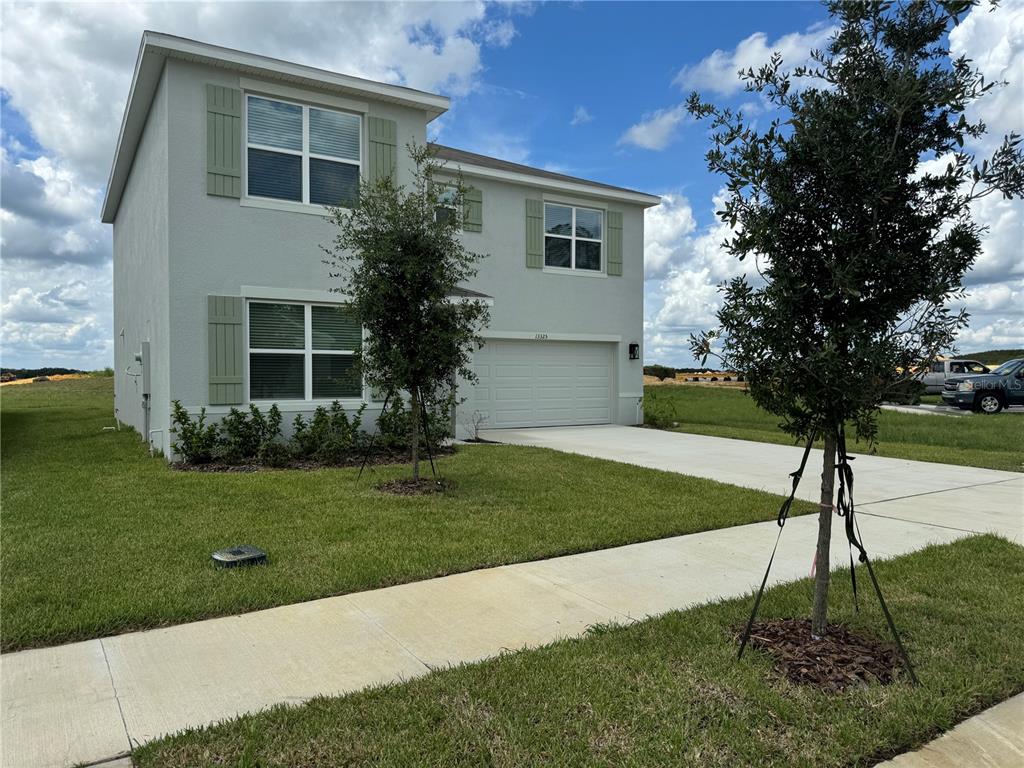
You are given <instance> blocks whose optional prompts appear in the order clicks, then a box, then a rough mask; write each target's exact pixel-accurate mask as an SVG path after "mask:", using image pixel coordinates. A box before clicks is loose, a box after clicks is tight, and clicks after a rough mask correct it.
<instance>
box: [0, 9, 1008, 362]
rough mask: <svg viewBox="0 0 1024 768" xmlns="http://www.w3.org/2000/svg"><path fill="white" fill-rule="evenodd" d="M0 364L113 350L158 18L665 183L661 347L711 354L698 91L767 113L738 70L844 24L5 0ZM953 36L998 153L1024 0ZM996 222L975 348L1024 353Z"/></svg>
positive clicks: (474, 142) (442, 130)
mask: <svg viewBox="0 0 1024 768" xmlns="http://www.w3.org/2000/svg"><path fill="white" fill-rule="evenodd" d="M0 14H2V17H0V28H2V32H0V34H2V40H0V45H2V48H0V153H2V179H0V204H2V205H0V207H2V211H0V249H2V254H0V255H2V264H0V324H2V338H0V362H2V364H3V365H4V366H5V367H37V366H66V367H72V368H86V369H93V368H101V367H105V366H109V365H112V364H113V330H112V306H111V228H110V226H109V225H104V224H101V223H100V222H99V208H100V203H101V201H102V199H103V192H104V187H105V184H106V180H107V176H108V173H109V170H110V163H111V159H112V156H113V150H114V144H115V141H116V137H117V132H118V128H119V125H120V121H121V115H122V113H123V110H124V104H125V100H126V98H127V94H128V88H129V85H130V82H131V74H132V69H133V67H134V64H135V59H136V55H137V52H138V46H139V41H140V37H141V34H142V31H143V30H144V29H152V30H157V31H161V32H168V33H172V34H177V35H182V36H185V37H191V38H195V39H198V40H202V41H204V42H210V43H215V44H218V45H225V46H229V47H233V48H240V49H243V50H247V51H251V52H254V53H259V54H265V55H269V56H274V57H278V58H282V59H287V60H291V61H296V62H299V63H302V64H309V65H312V66H317V67H323V68H326V69H331V70H335V71H339V72H344V73H347V74H353V75H358V76H363V77H369V78H374V79H378V80H384V81H387V82H393V83H401V84H405V85H409V86H412V87H415V88H421V89H425V90H430V91H435V92H439V93H444V94H446V95H448V96H450V97H451V99H452V107H451V109H450V110H449V112H448V113H447V114H445V115H443V116H442V117H441V118H439V119H438V120H436V121H434V123H432V124H431V137H432V138H434V139H436V140H437V141H440V142H441V143H444V144H449V145H451V146H455V147H459V148H462V149H467V150H470V151H475V152H480V153H483V154H488V155H493V156H496V157H500V158H503V159H506V160H511V161H514V162H521V163H527V164H530V165H535V166H538V167H542V168H547V169H550V170H555V171H560V172H563V173H569V174H572V175H576V176H582V177H585V178H590V179H594V180H597V181H603V182H607V183H611V184H618V185H622V186H626V187H630V188H633V189H639V190H642V191H645V192H650V193H654V194H658V195H660V196H661V197H662V203H661V205H659V206H656V207H655V208H652V209H650V210H649V211H648V212H647V214H646V221H645V242H644V265H645V284H644V300H645V303H644V317H645V319H644V341H645V344H644V349H645V362H647V363H656V362H657V363H663V364H666V365H677V366H686V365H691V364H693V361H692V358H691V356H690V353H689V346H688V343H687V338H688V336H689V334H690V333H691V332H693V331H695V330H699V329H706V328H711V327H713V326H714V324H715V317H714V315H715V311H716V309H717V307H718V303H719V294H718V290H717V286H718V285H719V284H720V283H721V282H722V281H724V280H726V279H728V278H729V277H731V276H733V275H736V274H740V273H742V271H743V269H742V265H741V264H740V263H739V262H737V261H736V260H735V259H734V258H732V257H731V256H729V255H728V254H727V253H725V251H724V250H723V249H722V247H721V243H722V240H723V239H724V236H725V235H726V231H725V230H724V229H723V228H722V226H721V224H720V223H719V222H718V220H717V219H716V217H715V215H714V212H715V210H716V207H720V206H721V199H722V185H723V181H722V179H721V178H720V177H716V176H714V175H712V174H710V173H709V172H708V171H707V169H706V167H705V163H704V159H703V155H704V152H705V151H706V150H707V148H708V136H707V127H706V126H704V125H700V124H697V123H695V122H694V121H693V120H692V119H691V118H689V117H688V116H687V115H686V113H685V109H684V108H683V106H682V103H683V100H684V99H685V97H686V95H687V94H688V93H689V92H690V91H692V90H694V89H696V90H699V91H700V92H701V94H702V95H704V96H705V97H707V98H709V99H711V100H713V101H714V102H715V103H717V104H720V105H731V106H737V107H742V108H743V109H744V111H745V112H746V113H747V114H748V115H749V116H750V117H752V118H753V119H755V120H761V121H767V119H769V116H768V115H766V114H765V113H764V107H763V104H762V102H760V100H759V98H757V97H754V96H752V95H751V94H749V93H745V92H744V91H743V90H742V84H741V82H740V80H739V79H738V78H737V76H736V71H737V70H738V69H740V68H746V67H748V66H755V67H756V66H757V65H759V64H761V63H763V62H765V61H766V60H767V59H768V58H769V56H770V55H771V53H772V51H779V52H781V53H782V55H783V57H784V59H785V62H786V64H787V66H796V65H798V64H800V63H802V62H803V61H805V60H806V57H807V54H808V52H809V51H810V50H811V49H812V48H814V47H820V46H823V45H824V44H825V42H826V40H827V37H828V35H829V33H830V21H829V18H828V15H827V13H826V12H825V9H824V8H823V7H822V6H821V5H818V4H816V3H810V2H784V3H776V2H716V3H710V2H709V3H698V2H687V3H682V2H680V3H642V2H636V3H618V2H601V3H597V2H579V3H543V4H533V3H505V4H485V3H456V2H447V3H399V2H394V3H386V4H384V3H381V4H378V3H352V4H350V3H306V4H302V3H271V2H265V3H251V2H219V3H188V2H173V3H135V4H113V3H107V4H85V3H75V4H61V3H39V4H32V3H27V4H9V3H6V2H5V3H4V4H3V5H2V6H0ZM950 47H951V50H952V51H953V52H954V53H956V54H959V53H963V54H965V55H967V56H969V57H970V58H971V59H973V60H974V62H975V64H976V66H977V67H979V68H980V69H981V70H982V72H983V73H984V74H985V76H986V77H987V78H989V79H991V80H1008V81H1010V83H1011V85H1010V86H1009V87H1004V88H1001V89H998V90H997V91H996V92H995V93H994V94H992V95H991V96H989V97H986V98H985V99H984V100H983V101H981V102H979V103H978V104H977V105H976V106H975V107H973V108H972V112H971V116H972V117H981V118H982V119H983V120H984V121H985V122H986V124H987V125H988V126H989V129H990V136H989V137H988V138H987V139H986V140H985V141H984V143H983V144H980V145H978V146H976V147H972V149H976V150H977V151H978V152H979V153H981V154H984V152H985V151H991V149H992V146H993V145H994V144H995V143H997V142H998V141H999V138H1000V137H1001V136H1002V135H1003V134H1004V133H1007V132H1009V131H1011V130H1017V131H1021V130H1022V129H1024V0H1003V2H1002V4H1001V5H1000V6H999V7H998V8H997V9H996V10H995V11H991V12H990V11H989V10H988V8H987V7H986V8H983V9H975V10H973V11H972V12H971V14H970V16H969V17H968V18H967V19H966V20H965V22H964V23H962V24H961V25H960V26H959V27H958V28H957V29H956V30H954V31H953V32H952V34H951V35H950ZM974 214H975V217H976V219H977V220H979V221H980V222H982V223H984V224H985V225H986V226H987V227H988V228H989V229H988V233H987V235H986V238H985V242H984V250H983V254H982V256H981V257H980V258H979V260H978V262H977V264H976V266H975V268H974V269H973V270H972V272H971V273H969V274H968V275H967V277H966V279H965V285H966V287H967V290H968V296H967V299H966V306H967V309H968V311H969V312H970V313H971V315H972V317H971V323H970V327H969V328H968V329H967V330H966V331H964V332H963V333H962V334H961V337H960V341H959V344H958V347H959V349H960V350H961V351H966V352H969V351H972V350H975V351H979V350H983V349H993V348H1010V347H1024V251H1022V240H1024V203H1022V202H1021V201H1005V200H1002V199H1000V198H999V196H996V195H993V196H989V197H987V198H985V199H984V200H982V201H980V202H979V203H978V204H977V207H976V208H975V210H974Z"/></svg>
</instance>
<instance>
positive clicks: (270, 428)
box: [216, 403, 281, 464]
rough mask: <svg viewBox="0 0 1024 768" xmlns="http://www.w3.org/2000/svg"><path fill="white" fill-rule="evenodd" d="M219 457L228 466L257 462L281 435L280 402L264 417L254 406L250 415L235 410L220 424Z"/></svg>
mask: <svg viewBox="0 0 1024 768" xmlns="http://www.w3.org/2000/svg"><path fill="white" fill-rule="evenodd" d="M220 426H221V434H220V437H219V440H218V445H217V448H218V450H217V452H216V455H217V458H220V459H223V460H224V461H226V462H227V463H228V464H241V463H243V462H246V461H253V460H256V459H258V458H259V457H260V456H261V455H262V454H263V453H265V452H266V451H267V450H269V446H270V445H271V444H273V443H274V442H275V441H277V439H278V438H279V437H280V436H281V411H280V410H278V407H277V403H274V404H273V405H271V406H270V409H269V410H268V411H267V413H266V415H264V414H263V413H262V412H261V411H260V409H259V408H257V407H256V406H255V405H252V404H250V405H249V413H248V414H246V413H245V412H244V411H240V410H238V409H237V408H232V409H231V410H230V411H229V412H228V415H227V416H225V417H224V420H223V421H222V422H221V425H220Z"/></svg>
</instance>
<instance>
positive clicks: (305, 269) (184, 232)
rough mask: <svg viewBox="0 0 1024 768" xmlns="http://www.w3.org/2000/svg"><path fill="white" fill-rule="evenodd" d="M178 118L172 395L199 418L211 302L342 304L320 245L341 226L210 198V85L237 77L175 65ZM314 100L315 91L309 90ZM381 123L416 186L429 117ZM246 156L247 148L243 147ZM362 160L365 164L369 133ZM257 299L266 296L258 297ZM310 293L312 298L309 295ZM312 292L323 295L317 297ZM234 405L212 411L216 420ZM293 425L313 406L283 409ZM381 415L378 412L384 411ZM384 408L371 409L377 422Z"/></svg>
mask: <svg viewBox="0 0 1024 768" xmlns="http://www.w3.org/2000/svg"><path fill="white" fill-rule="evenodd" d="M166 71H167V78H168V83H169V87H168V109H169V112H170V159H171V162H170V175H169V188H170V222H171V224H170V251H171V270H170V280H169V285H168V289H169V293H170V297H171V301H170V321H171V325H172V327H173V328H174V334H173V336H172V338H171V341H170V366H171V392H172V393H173V394H172V398H175V399H178V400H180V401H181V402H182V404H183V405H185V406H186V407H188V408H189V409H190V410H192V411H198V409H199V407H200V406H204V405H207V403H208V368H207V366H208V362H207V360H208V358H207V343H208V341H207V296H208V295H211V294H213V295H224V296H238V295H243V293H244V291H243V288H244V287H246V286H249V287H253V286H262V287H267V288H272V289H274V290H275V291H276V292H281V293H279V294H276V295H265V296H263V298H285V297H286V296H291V297H292V298H293V299H296V300H301V299H304V298H305V299H313V298H318V300H323V301H338V297H337V296H336V295H332V294H330V293H328V291H329V290H330V289H332V288H336V287H338V285H339V284H338V281H337V280H336V279H335V280H332V279H331V278H330V277H329V276H328V267H327V266H326V265H325V264H324V263H323V261H322V259H323V253H322V251H321V250H320V246H321V245H328V244H330V243H331V241H332V240H333V238H334V236H335V234H336V231H337V228H336V227H335V226H334V225H333V224H331V223H330V222H329V221H327V220H326V219H325V218H324V217H323V216H318V215H312V214H309V213H297V212H294V211H284V210H271V209H266V208H256V207H246V206H245V205H242V204H240V202H239V200H238V199H233V198H227V197H216V196H211V195H208V194H207V181H206V85H207V84H208V83H213V84H215V85H223V86H228V87H231V88H238V87H239V82H240V81H239V76H238V74H237V73H234V72H230V71H228V70H222V69H218V68H214V67H209V66H204V65H199V64H194V63H190V62H184V61H179V60H169V61H168V63H167V68H166ZM310 93H315V92H310ZM370 110H371V112H372V114H373V115H375V116H378V117H384V118H387V119H390V120H394V121H395V122H396V123H397V127H398V148H399V152H398V167H397V178H398V180H399V182H400V183H406V182H409V181H410V180H411V173H410V164H409V160H408V157H407V155H406V153H405V152H404V147H405V145H406V144H407V143H410V142H414V141H415V142H417V143H419V144H423V143H424V142H425V141H426V118H425V115H424V113H423V112H422V111H419V110H416V109H411V108H407V107H401V106H396V105H393V104H388V103H383V102H380V103H372V102H371V103H370ZM243 152H244V148H243ZM363 156H364V158H365V156H366V137H365V130H364V137H363ZM249 293H250V297H259V295H260V294H259V292H256V294H253V293H252V292H251V291H250V292H249ZM307 294H309V295H307ZM313 294H316V296H315V297H314V295H313ZM228 408H229V407H228V406H214V407H209V406H207V411H208V412H209V413H211V414H214V415H216V414H219V413H226V412H227V411H228ZM281 408H282V411H283V412H284V421H285V424H286V425H288V424H290V423H291V421H292V419H293V418H294V414H295V413H300V412H303V413H304V412H308V411H310V410H312V408H311V407H310V406H308V405H286V404H282V405H281ZM376 409H379V405H378V406H376ZM374 410H375V406H373V405H372V404H371V406H370V407H369V408H368V413H367V419H368V420H369V421H372V416H373V411H374Z"/></svg>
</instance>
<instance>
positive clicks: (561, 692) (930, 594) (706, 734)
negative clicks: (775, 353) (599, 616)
mask: <svg viewBox="0 0 1024 768" xmlns="http://www.w3.org/2000/svg"><path fill="white" fill-rule="evenodd" d="M877 571H878V574H879V578H880V579H881V581H882V583H883V584H884V588H885V591H886V595H887V597H888V600H889V605H890V607H891V609H892V610H893V612H894V613H895V615H896V619H897V621H898V622H899V625H900V627H901V628H902V630H903V633H904V638H905V640H906V642H907V646H908V647H909V649H910V653H911V654H912V655H913V661H914V663H915V666H916V669H917V673H918V676H919V678H920V680H921V682H922V685H921V686H920V687H913V686H912V685H911V684H910V683H909V682H908V681H907V679H906V677H905V676H902V677H900V678H898V679H897V681H896V682H895V683H893V684H892V685H890V686H884V687H883V686H880V685H871V686H865V687H861V688H854V689H850V690H848V691H846V692H845V693H842V694H839V695H832V694H826V693H822V692H820V691H817V690H812V689H810V688H806V687H796V686H794V685H792V684H790V683H788V682H786V681H784V680H782V679H780V678H778V677H777V676H776V675H775V674H774V673H773V672H772V671H771V665H770V663H769V662H768V660H767V659H766V658H765V657H763V656H762V655H761V654H760V653H758V652H756V651H754V652H750V654H749V655H748V656H746V657H744V659H743V661H742V662H737V661H736V641H735V637H734V635H733V632H734V630H735V628H736V627H737V626H738V625H740V624H741V623H742V621H743V620H744V619H745V617H746V614H747V611H748V610H749V606H750V599H749V598H746V599H741V600H731V601H728V602H724V603H720V604H716V605H708V606H702V607H699V608H695V609H692V610H689V611H685V612H679V613H673V614H668V615H666V616H664V617H661V618H657V619H652V620H648V621H645V622H642V623H640V624H637V625H634V626H630V627H624V628H603V629H599V630H597V631H594V632H592V633H591V634H590V636H587V637H584V638H581V639H578V640H571V641H564V642H560V643H557V644H554V645H551V646H548V647H545V648H542V649H538V650H534V651H524V652H521V653H516V654H510V655H505V656H503V657H499V658H497V659H494V660H491V661H487V662H484V663H482V664H474V665H468V666H462V667H458V668H455V669H452V670H445V671H440V672H435V673H433V674H431V675H429V676H427V677H425V678H422V679H419V680H414V681H411V682H408V683H405V684H401V685H391V686H386V687H381V688H377V689H373V690H369V691H365V692H361V693H357V694H354V695H351V696H348V697H344V698H322V699H315V700H313V701H312V702H310V703H308V704H306V705H304V706H300V707H296V708H287V707H277V708H275V709H273V710H269V711H267V712H264V713H261V714H258V715H252V716H247V717H243V718H241V719H239V720H234V721H230V722H228V723H225V724H221V725H216V726H212V727H210V728H208V729H202V730H198V731H190V732H185V733H183V734H179V735H176V736H172V737H170V738H166V739H163V740H161V741H158V742H155V743H152V744H149V745H145V746H143V747H142V748H141V749H139V750H138V751H137V752H136V753H135V755H134V757H135V759H136V761H137V764H138V765H139V766H141V767H142V768H186V766H187V767H188V768H194V767H198V766H214V765H216V766H264V767H265V768H270V767H271V766H294V765H301V766H306V767H307V768H315V767H316V766H341V765H344V766H437V767H438V768H440V767H442V766H444V767H445V768H449V767H450V768H461V767H463V766H464V767H466V768H469V767H470V766H502V767H504V766H509V767H511V766H527V765H529V766H632V767H633V768H641V767H643V766H650V768H655V767H656V766H700V767H701V768H715V767H716V766H721V767H723V768H725V767H730V768H732V767H734V766H759V767H766V766H786V767H791V766H800V767H808V768H809V767H811V766H822V767H823V768H825V767H828V768H833V767H835V766H870V765H874V764H875V763H876V762H877V761H879V760H882V759H885V758H888V757H890V756H892V755H894V754H897V753H899V752H902V751H905V750H908V749H912V748H914V747H917V746H918V745H920V744H922V743H924V742H925V741H927V740H929V739H931V738H933V737H934V736H936V735H938V734H939V733H940V732H941V731H943V730H946V729H948V728H950V727H951V726H953V725H954V724H955V723H956V722H958V721H960V720H962V719H964V718H965V717H967V716H969V715H971V714H973V713H975V712H978V711H980V710H981V709H984V708H986V707H988V706H990V705H992V704H994V703H996V702H999V701H1001V700H1004V699H1006V698H1008V697H1009V696H1011V695H1013V694H1016V693H1018V692H1019V691H1021V690H1022V689H1024V601H1021V600H1020V595H1021V594H1022V592H1024V549H1021V548H1020V547H1018V546H1016V545H1014V544H1011V543H1009V542H1007V541H1005V540H1003V539H998V538H996V537H993V536H986V537H978V538H975V539H970V540H964V541H960V542H958V543H955V544H950V545H946V546H938V547H932V548H929V549H927V550H923V551H921V552H917V553H915V554H912V555H908V556H906V557H903V558H899V559H898V560H895V561H891V562H887V563H880V564H878V567H877ZM810 591H811V584H810V582H809V581H808V580H805V581H803V582H798V583H796V584H793V585H788V586H785V587H780V588H776V589H772V590H770V591H769V592H768V593H767V595H766V597H765V601H764V603H763V608H762V613H763V615H765V616H793V615H804V614H806V612H807V611H808V606H809V603H810ZM869 597H870V596H867V595H865V596H864V598H863V600H864V607H863V608H862V610H861V613H860V614H859V615H857V616H853V615H852V611H851V610H850V608H849V602H850V594H849V581H848V579H847V580H844V579H843V578H842V574H839V575H838V576H837V579H836V582H835V586H834V588H833V596H832V600H833V615H834V617H837V618H839V619H841V620H846V621H849V623H851V624H853V625H855V626H856V627H857V628H859V629H861V630H862V631H866V632H870V633H872V634H875V635H882V636H884V633H885V631H886V630H885V623H884V620H883V618H882V616H881V613H880V611H879V609H878V606H877V603H875V602H874V601H873V599H869Z"/></svg>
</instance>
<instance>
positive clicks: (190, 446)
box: [171, 400, 217, 464]
mask: <svg viewBox="0 0 1024 768" xmlns="http://www.w3.org/2000/svg"><path fill="white" fill-rule="evenodd" d="M171 425H172V426H171V434H173V435H174V440H173V441H172V442H171V449H172V450H173V451H174V452H175V453H177V454H178V455H179V456H181V458H182V460H183V461H185V463H187V464H206V463H208V462H210V461H212V460H213V457H214V453H215V451H216V449H217V426H216V425H215V424H207V423H206V409H205V408H200V409H199V417H198V418H196V419H193V418H192V416H191V414H189V412H188V411H186V410H185V409H184V408H183V407H182V405H181V401H180V400H175V401H173V402H172V403H171Z"/></svg>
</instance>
